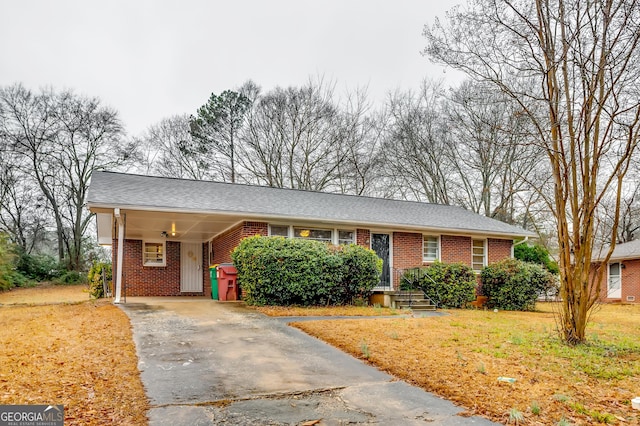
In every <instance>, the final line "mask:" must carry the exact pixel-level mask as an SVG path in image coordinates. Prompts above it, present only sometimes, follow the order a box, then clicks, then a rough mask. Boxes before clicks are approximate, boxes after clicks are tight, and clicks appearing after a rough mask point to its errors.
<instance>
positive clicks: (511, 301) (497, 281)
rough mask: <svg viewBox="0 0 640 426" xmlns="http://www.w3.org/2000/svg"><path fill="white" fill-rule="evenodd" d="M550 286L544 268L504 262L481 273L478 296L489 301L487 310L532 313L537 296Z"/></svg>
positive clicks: (550, 275) (510, 261) (509, 261)
mask: <svg viewBox="0 0 640 426" xmlns="http://www.w3.org/2000/svg"><path fill="white" fill-rule="evenodd" d="M553 283H554V280H553V275H552V274H551V273H550V272H549V271H547V270H546V269H545V268H544V267H542V266H540V265H536V264H533V263H528V262H523V261H521V260H517V259H505V260H502V261H500V262H497V263H493V264H491V265H489V266H487V267H485V268H484V269H483V270H482V292H483V293H484V294H485V296H487V297H488V298H489V300H488V301H487V307H489V308H498V309H504V310H508V311H529V310H533V309H534V308H535V304H536V300H537V299H538V295H539V294H541V293H543V292H544V291H545V290H547V289H548V288H550V287H551V286H553Z"/></svg>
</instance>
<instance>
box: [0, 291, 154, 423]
mask: <svg viewBox="0 0 640 426" xmlns="http://www.w3.org/2000/svg"><path fill="white" fill-rule="evenodd" d="M84 289H86V286H64V287H60V286H49V287H44V288H39V287H34V288H28V289H18V290H13V291H10V292H4V293H0V304H2V306H0V347H1V348H2V351H0V403H2V404H64V408H65V413H64V414H65V422H64V423H65V425H74V424H77V425H91V424H136V425H139V424H146V423H147V419H146V411H147V408H148V401H147V398H146V396H145V394H144V388H143V386H142V382H141V380H140V373H139V371H138V368H137V363H138V359H137V357H136V351H135V345H134V343H133V340H132V335H131V325H130V323H129V319H128V318H127V316H126V315H125V314H124V313H123V312H122V311H121V310H120V309H118V308H117V307H115V306H113V305H112V304H110V303H108V302H105V301H101V302H90V301H88V294H87V293H86V292H84ZM78 300H82V302H78ZM61 302H66V303H61ZM70 302H72V303H70ZM35 303H40V304H39V305H36V304H35ZM42 303H47V304H42ZM9 304H14V305H13V306H9Z"/></svg>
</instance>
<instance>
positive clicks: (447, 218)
mask: <svg viewBox="0 0 640 426" xmlns="http://www.w3.org/2000/svg"><path fill="white" fill-rule="evenodd" d="M87 205H88V208H89V210H90V211H91V212H92V213H94V214H95V217H96V223H97V234H98V235H97V236H98V242H99V243H100V244H105V245H111V248H112V260H113V273H114V287H115V291H114V296H115V297H114V302H115V303H120V298H121V297H122V296H127V295H128V296H178V295H200V296H210V295H211V285H210V280H209V274H210V271H209V265H212V264H224V263H231V256H230V253H231V250H233V248H235V247H236V246H237V245H238V243H239V242H240V241H241V240H242V239H243V238H246V237H248V236H251V235H279V236H284V237H288V238H309V239H314V240H318V241H324V242H328V243H332V244H348V243H355V244H359V245H361V246H363V247H367V248H372V249H373V250H374V251H375V252H376V253H377V254H378V255H379V256H380V257H381V258H383V261H384V271H385V272H384V274H383V278H382V280H381V285H380V288H381V289H382V288H384V289H387V290H389V289H391V288H393V287H396V286H397V283H398V278H399V276H400V274H401V273H402V271H403V270H404V269H407V268H413V267H416V266H421V265H428V264H429V263H431V262H433V261H435V260H441V261H442V262H447V263H451V262H462V263H465V264H467V265H470V266H472V267H473V268H474V269H475V270H480V269H481V268H482V267H483V266H484V265H486V264H487V263H488V262H494V261H497V260H500V259H502V258H504V257H509V256H511V251H512V245H513V241H514V239H522V238H525V237H527V238H528V237H534V236H535V234H533V233H532V232H529V231H526V230H524V229H521V228H518V227H516V226H513V225H510V224H507V223H504V222H500V221H498V220H495V219H491V218H488V217H484V216H481V215H478V214H476V213H473V212H471V211H468V210H465V209H463V208H460V207H455V206H448V205H440V204H431V203H422V202H416V201H403V200H391V199H382V198H374V197H364V196H355V195H345V194H331V193H322V192H314V191H303V190H293V189H283V188H272V187H262V186H256V185H243V184H232V183H223V182H209V181H198V180H188V179H174V178H165V177H158V176H141V175H132V174H125V173H113V172H103V171H98V172H94V173H93V175H92V177H91V184H90V188H89V193H88V196H87ZM226 273H227V271H224V270H223V271H222V273H221V275H220V277H219V278H220V279H225V280H228V281H227V284H229V283H231V284H229V285H230V286H233V285H235V281H233V279H232V278H231V277H227V276H226V275H225V274H226ZM231 275H233V274H232V273H231ZM220 283H221V285H220V286H219V287H220V288H222V287H223V284H222V281H220ZM240 284H241V283H240ZM229 288H233V287H229Z"/></svg>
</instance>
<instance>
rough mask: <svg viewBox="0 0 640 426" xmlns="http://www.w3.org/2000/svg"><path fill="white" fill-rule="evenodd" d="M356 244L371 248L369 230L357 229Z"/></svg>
mask: <svg viewBox="0 0 640 426" xmlns="http://www.w3.org/2000/svg"><path fill="white" fill-rule="evenodd" d="M356 244H357V245H359V246H362V247H366V248H371V231H369V230H368V229H356Z"/></svg>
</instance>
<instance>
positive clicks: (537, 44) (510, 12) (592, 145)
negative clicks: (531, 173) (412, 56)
mask: <svg viewBox="0 0 640 426" xmlns="http://www.w3.org/2000/svg"><path fill="white" fill-rule="evenodd" d="M424 35H425V37H426V38H427V48H426V49H425V53H426V54H427V55H428V56H429V57H431V58H432V59H434V60H436V61H438V62H441V63H444V64H447V65H449V66H452V67H454V68H457V69H460V70H462V71H464V72H466V73H467V74H469V75H470V76H472V77H473V78H474V79H476V80H480V81H485V82H488V83H491V84H493V85H495V86H496V87H498V88H500V89H501V90H502V91H503V92H504V93H505V94H507V95H508V96H510V97H511V98H512V99H513V100H514V101H515V102H517V103H518V104H519V106H520V108H521V113H522V114H525V115H526V116H527V117H528V118H529V119H530V120H531V122H532V123H533V125H534V126H535V132H534V133H533V134H532V135H531V141H532V142H533V143H538V144H540V145H541V146H542V147H543V148H544V149H545V152H546V155H547V158H548V161H549V164H550V170H551V176H552V177H553V183H554V185H553V192H552V193H551V194H548V195H549V196H548V197H547V202H548V205H549V208H550V210H552V211H553V214H554V217H555V219H556V228H557V238H558V246H559V263H560V284H561V286H560V295H561V297H562V299H563V307H562V312H561V313H560V317H559V325H560V329H561V334H562V336H563V338H564V339H565V341H567V342H568V343H572V344H573V343H578V342H582V341H584V340H585V328H586V325H587V320H588V318H589V313H590V311H591V309H592V307H593V306H594V304H595V303H596V301H597V300H598V297H599V294H600V289H601V282H602V279H603V274H604V272H605V267H606V264H607V262H608V259H609V258H610V256H611V253H612V251H613V249H614V248H615V232H616V231H615V230H616V228H617V227H618V217H619V211H620V199H621V190H622V187H623V181H624V176H625V173H626V171H627V168H628V166H629V161H630V158H631V155H632V153H633V151H634V149H635V147H636V145H637V143H638V134H639V132H640V96H639V95H640V90H639V87H638V84H639V82H638V78H637V76H638V72H639V67H638V65H639V64H638V61H639V60H640V54H639V53H640V52H639V41H640V7H639V4H638V2H637V1H636V0H617V1H613V0H594V1H588V2H587V1H581V0H552V1H549V0H536V1H520V0H513V1H510V0H507V1H497V0H470V1H469V2H468V3H467V6H466V8H462V9H461V8H456V9H453V10H452V11H451V12H450V13H449V14H448V22H447V23H446V25H442V24H441V23H440V22H439V21H437V22H436V23H435V24H434V25H433V27H431V28H430V27H425V31H424ZM609 191H612V192H613V193H614V194H616V195H615V206H614V212H615V213H614V215H613V217H614V223H613V229H612V231H611V233H610V236H611V243H612V244H611V246H610V249H609V251H608V253H607V254H606V256H605V258H604V262H602V263H601V264H600V266H598V267H597V268H596V270H595V273H593V274H592V275H591V277H590V270H591V268H590V266H591V260H592V254H593V250H594V241H595V214H596V210H597V207H598V206H599V205H600V203H601V202H602V200H603V197H604V196H605V195H606V194H607V193H608V192H609ZM545 195H546V194H545Z"/></svg>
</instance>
